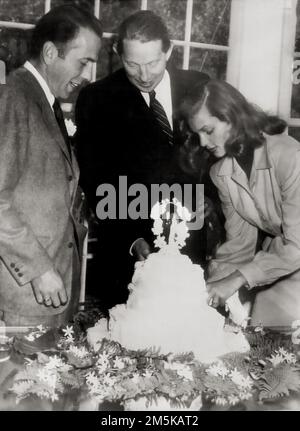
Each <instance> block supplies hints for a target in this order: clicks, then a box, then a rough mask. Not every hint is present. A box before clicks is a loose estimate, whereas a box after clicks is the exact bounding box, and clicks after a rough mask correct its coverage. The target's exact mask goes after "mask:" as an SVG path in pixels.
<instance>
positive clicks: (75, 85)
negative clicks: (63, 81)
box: [70, 81, 80, 88]
mask: <svg viewBox="0 0 300 431" xmlns="http://www.w3.org/2000/svg"><path fill="white" fill-rule="evenodd" d="M70 84H71V87H72V88H78V87H79V86H80V84H79V83H78V82H73V81H71V82H70Z"/></svg>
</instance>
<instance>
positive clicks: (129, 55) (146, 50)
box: [122, 39, 164, 64]
mask: <svg viewBox="0 0 300 431" xmlns="http://www.w3.org/2000/svg"><path fill="white" fill-rule="evenodd" d="M163 53H164V52H163V50H162V41H161V40H150V41H149V42H141V41H140V40H129V39H124V40H123V54H122V56H123V57H124V58H125V59H126V60H127V61H133V62H135V63H137V64H146V63H149V62H151V61H153V60H155V59H157V58H159V57H160V56H161V55H162V54H163Z"/></svg>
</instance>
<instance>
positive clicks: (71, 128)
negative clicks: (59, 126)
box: [65, 118, 77, 136]
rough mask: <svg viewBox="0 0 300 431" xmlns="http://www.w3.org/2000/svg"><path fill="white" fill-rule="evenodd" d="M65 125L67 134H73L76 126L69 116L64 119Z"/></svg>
mask: <svg viewBox="0 0 300 431" xmlns="http://www.w3.org/2000/svg"><path fill="white" fill-rule="evenodd" d="M65 125H66V129H67V132H68V135H69V136H74V135H75V132H76V129H77V127H76V125H75V124H74V123H73V121H72V120H71V118H68V119H66V120H65Z"/></svg>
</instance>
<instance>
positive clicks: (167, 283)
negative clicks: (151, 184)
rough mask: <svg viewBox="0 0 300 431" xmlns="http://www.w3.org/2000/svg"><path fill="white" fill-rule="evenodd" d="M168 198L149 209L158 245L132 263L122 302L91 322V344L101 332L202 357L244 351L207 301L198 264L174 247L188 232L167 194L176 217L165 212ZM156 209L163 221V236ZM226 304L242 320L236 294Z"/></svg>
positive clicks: (128, 343) (129, 343) (129, 344)
mask: <svg viewBox="0 0 300 431" xmlns="http://www.w3.org/2000/svg"><path fill="white" fill-rule="evenodd" d="M168 204H169V201H164V202H163V203H161V204H157V206H156V207H154V208H153V210H152V212H151V216H152V218H154V219H155V221H154V227H153V232H154V233H155V234H156V236H157V239H156V241H155V245H156V246H158V247H160V250H159V251H158V252H157V253H151V254H150V255H149V257H148V258H147V259H146V260H145V261H142V262H137V263H136V266H135V272H134V275H133V278H132V283H131V284H130V285H129V290H130V295H129V299H128V301H127V303H126V304H122V305H117V306H116V307H114V308H113V309H111V310H110V320H109V323H108V324H107V322H106V321H104V320H103V319H102V320H100V321H99V322H98V324H97V325H96V326H95V327H94V328H91V329H90V330H89V333H88V337H89V340H90V341H91V342H92V343H94V344H96V343H97V341H99V340H100V339H101V338H102V337H103V338H109V339H111V340H114V341H118V342H119V343H120V344H122V345H123V346H124V347H126V348H128V349H134V350H137V349H149V348H154V349H159V350H160V352H161V353H163V354H168V353H170V352H172V353H175V354H177V353H184V352H190V351H191V352H193V353H194V355H195V357H196V358H197V359H198V360H199V361H201V362H204V363H210V362H213V361H215V360H216V359H217V358H218V357H220V356H222V355H224V354H227V353H230V352H245V351H247V350H248V349H249V345H248V342H247V341H246V339H245V337H244V335H243V334H242V332H236V333H234V332H226V331H224V320H225V318H224V317H223V316H222V315H221V314H219V313H218V312H217V311H216V310H215V309H214V308H212V307H210V306H208V304H207V291H206V287H205V281H204V277H203V270H202V268H201V267H200V266H199V265H195V264H193V263H192V261H191V260H190V259H189V257H188V256H185V255H183V254H181V253H180V248H181V247H182V246H183V245H184V244H185V239H186V238H187V236H188V229H187V223H186V221H185V219H186V218H187V217H188V213H187V212H186V209H185V208H184V207H182V206H181V204H180V203H179V202H178V201H176V199H173V204H174V207H175V209H176V211H175V213H176V212H177V215H178V216H179V218H178V217H176V216H175V215H176V214H173V217H171V216H170V213H168V211H167V209H166V208H167V205H168ZM162 214H165V219H166V220H167V221H168V223H169V231H170V232H169V239H168V242H167V241H166V240H165V237H164V235H163V234H164V228H163V226H164V223H165V221H164V220H163V217H161V215H162ZM180 219H181V220H180ZM228 307H229V308H230V307H231V308H232V310H231V312H232V318H233V320H236V321H238V323H242V322H243V319H244V318H245V317H246V316H245V314H244V312H243V308H242V306H241V304H240V303H239V300H238V298H237V297H234V298H232V299H231V301H229V303H228Z"/></svg>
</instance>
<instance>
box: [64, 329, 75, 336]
mask: <svg viewBox="0 0 300 431" xmlns="http://www.w3.org/2000/svg"><path fill="white" fill-rule="evenodd" d="M62 331H63V333H64V336H65V337H73V335H74V329H73V326H66V328H65V329H63V330H62Z"/></svg>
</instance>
